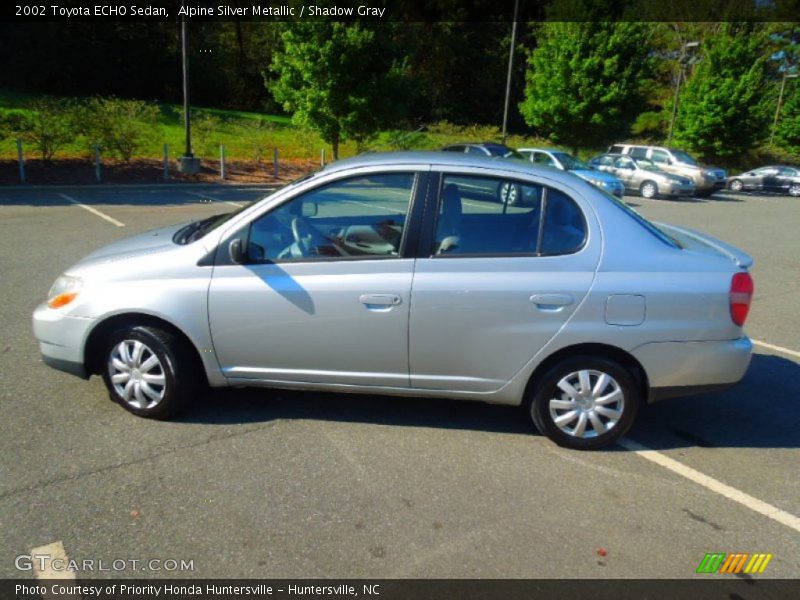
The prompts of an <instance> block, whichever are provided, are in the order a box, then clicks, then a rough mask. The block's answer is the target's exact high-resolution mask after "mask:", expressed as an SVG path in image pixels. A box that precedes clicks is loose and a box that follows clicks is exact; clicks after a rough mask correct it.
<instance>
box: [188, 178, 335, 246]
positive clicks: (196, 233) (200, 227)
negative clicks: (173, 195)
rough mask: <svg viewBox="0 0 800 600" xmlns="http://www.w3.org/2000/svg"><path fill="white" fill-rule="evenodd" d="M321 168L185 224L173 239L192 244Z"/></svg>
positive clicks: (302, 180)
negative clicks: (241, 204)
mask: <svg viewBox="0 0 800 600" xmlns="http://www.w3.org/2000/svg"><path fill="white" fill-rule="evenodd" d="M319 170H320V169H317V170H316V171H314V172H313V173H309V174H307V175H303V176H301V177H298V178H297V179H295V180H294V181H292V182H290V183H288V184H286V185H285V186H283V187H282V188H279V189H277V190H272V191H271V192H270V193H269V194H267V195H266V196H262V197H261V198H257V199H256V200H254V201H253V202H248V203H247V204H245V205H244V206H242V207H241V208H237V209H236V210H234V211H231V212H229V213H221V214H218V215H214V216H213V217H208V218H206V219H201V220H200V221H192V222H191V223H189V224H188V225H184V226H183V227H181V228H180V229H179V230H178V231H176V232H175V235H173V236H172V241H173V242H175V243H176V244H191V243H192V242H195V241H197V240H199V239H200V238H202V237H203V236H205V235H206V234H207V233H209V232H211V231H214V230H215V229H216V228H217V227H219V226H221V225H223V224H225V223H226V222H228V221H229V220H230V219H232V218H233V217H235V216H236V215H238V214H239V213H240V212H242V211H243V210H245V209H246V208H249V207H250V206H251V205H252V204H254V203H256V202H261V201H262V200H264V199H265V198H269V197H270V196H272V195H273V194H275V193H277V192H278V191H283V190H285V189H286V188H289V187H292V186H295V185H297V184H298V183H302V182H304V181H305V180H306V179H309V178H311V177H312V176H313V175H314V174H315V173H317V172H318V171H319Z"/></svg>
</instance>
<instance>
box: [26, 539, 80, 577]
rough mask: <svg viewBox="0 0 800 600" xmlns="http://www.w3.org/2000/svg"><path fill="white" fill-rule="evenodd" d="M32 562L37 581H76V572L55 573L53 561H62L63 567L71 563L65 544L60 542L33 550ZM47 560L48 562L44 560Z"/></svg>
mask: <svg viewBox="0 0 800 600" xmlns="http://www.w3.org/2000/svg"><path fill="white" fill-rule="evenodd" d="M30 556H31V560H32V561H33V574H34V576H35V577H36V579H75V572H74V571H67V570H63V571H55V570H54V569H53V561H60V563H56V564H61V565H66V564H67V563H68V562H69V558H68V557H67V552H66V551H65V550H64V544H63V543H62V542H61V541H60V540H59V541H57V542H53V543H52V544H47V545H46V546H39V547H38V548H32V549H31V553H30ZM43 558H44V559H46V560H43Z"/></svg>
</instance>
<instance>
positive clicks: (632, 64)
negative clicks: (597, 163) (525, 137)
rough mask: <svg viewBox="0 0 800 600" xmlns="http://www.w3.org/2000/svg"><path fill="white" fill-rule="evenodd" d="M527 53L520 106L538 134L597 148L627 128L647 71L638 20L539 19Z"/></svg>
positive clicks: (574, 147)
mask: <svg viewBox="0 0 800 600" xmlns="http://www.w3.org/2000/svg"><path fill="white" fill-rule="evenodd" d="M537 42H538V46H537V47H536V49H535V50H533V52H531V53H530V55H529V58H528V67H529V68H528V71H527V73H526V81H527V85H526V87H525V100H524V101H523V102H522V103H521V104H520V111H521V112H522V116H523V117H524V118H525V122H526V123H527V124H528V125H530V126H531V127H533V128H534V130H535V131H536V132H537V133H540V134H542V135H545V136H547V137H549V139H550V140H552V141H553V142H556V143H561V144H565V145H567V146H569V147H570V148H571V149H572V150H573V152H575V151H577V149H578V147H579V146H596V147H600V146H603V145H606V144H608V143H610V142H613V141H616V140H618V139H619V138H624V137H626V136H627V135H628V133H629V131H630V127H631V124H632V123H633V121H634V119H635V118H636V115H637V113H638V112H639V110H640V109H641V108H642V106H643V103H644V97H643V91H644V89H643V88H644V86H645V83H646V79H647V77H648V75H649V73H650V69H651V61H650V59H649V56H648V54H649V51H650V47H649V43H648V35H647V28H646V27H645V26H644V25H643V24H641V23H622V22H621V23H612V22H582V23H575V22H559V23H543V24H542V25H541V28H540V29H539V33H538V35H537Z"/></svg>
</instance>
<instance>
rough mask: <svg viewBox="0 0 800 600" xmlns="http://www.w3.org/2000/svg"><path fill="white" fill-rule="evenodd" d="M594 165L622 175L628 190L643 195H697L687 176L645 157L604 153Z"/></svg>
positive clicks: (652, 196)
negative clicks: (662, 167)
mask: <svg viewBox="0 0 800 600" xmlns="http://www.w3.org/2000/svg"><path fill="white" fill-rule="evenodd" d="M589 164H590V165H592V166H593V167H594V168H596V169H598V170H600V171H605V172H606V173H612V174H613V175H614V176H616V177H619V178H620V179H621V180H622V183H623V184H624V185H625V189H626V190H627V191H628V192H631V193H633V194H640V195H641V196H642V197H643V198H657V197H659V196H669V197H672V198H677V197H680V196H694V194H695V186H694V182H693V181H692V180H691V179H689V178H688V177H683V176H681V175H674V174H672V173H667V172H666V171H664V170H662V169H660V168H659V167H657V166H656V164H655V163H653V162H652V161H649V160H646V159H643V158H642V159H635V158H633V157H631V156H627V155H624V154H601V155H599V156H595V157H594V158H593V159H591V160H590V161H589Z"/></svg>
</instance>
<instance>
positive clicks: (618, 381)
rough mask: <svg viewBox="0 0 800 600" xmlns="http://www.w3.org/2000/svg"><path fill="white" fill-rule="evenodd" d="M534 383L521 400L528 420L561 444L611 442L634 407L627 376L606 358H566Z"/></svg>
mask: <svg viewBox="0 0 800 600" xmlns="http://www.w3.org/2000/svg"><path fill="white" fill-rule="evenodd" d="M534 385H535V386H536V387H535V389H534V391H533V393H532V395H531V396H530V398H529V400H528V404H527V406H528V409H529V413H530V416H531V419H532V420H533V423H534V424H535V425H536V428H537V429H538V430H539V431H540V432H541V433H543V434H544V435H546V436H547V437H549V438H550V439H551V440H553V441H554V442H555V443H556V444H558V445H559V446H564V447H566V448H573V449H576V450H596V449H599V448H604V447H606V446H608V445H610V444H613V443H614V442H615V441H616V440H617V439H619V438H620V437H621V436H623V435H624V434H625V433H626V432H627V431H628V429H629V428H630V426H631V425H632V424H633V421H634V419H635V418H636V413H637V411H638V409H639V402H640V399H639V396H640V394H639V389H638V386H637V385H636V381H635V379H634V377H633V375H632V374H631V373H630V371H628V370H627V369H626V368H625V367H623V366H621V365H620V364H618V363H617V362H615V361H613V360H609V359H606V358H597V357H591V356H575V357H570V358H567V359H565V360H563V361H561V362H559V363H558V364H556V365H555V366H554V367H552V368H551V369H550V370H549V371H548V372H547V373H546V374H545V375H544V377H542V379H541V381H540V382H534Z"/></svg>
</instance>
